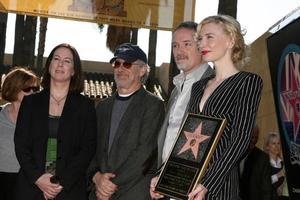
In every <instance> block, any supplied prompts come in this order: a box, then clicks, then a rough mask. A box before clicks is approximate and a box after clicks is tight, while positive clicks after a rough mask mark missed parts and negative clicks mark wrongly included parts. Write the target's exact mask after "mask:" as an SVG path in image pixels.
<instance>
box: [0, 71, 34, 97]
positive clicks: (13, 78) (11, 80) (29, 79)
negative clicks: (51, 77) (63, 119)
mask: <svg viewBox="0 0 300 200" xmlns="http://www.w3.org/2000/svg"><path fill="white" fill-rule="evenodd" d="M39 83H40V79H39V78H38V77H37V75H36V74H35V73H34V72H33V71H31V70H30V69H28V68H25V67H21V66H17V67H14V68H13V69H12V70H11V71H10V72H9V73H8V74H7V75H6V76H5V78H4V81H3V84H2V91H1V93H2V94H1V95H2V98H3V99H4V100H5V101H9V102H13V101H16V100H18V93H19V92H20V91H21V90H22V89H24V88H27V87H30V86H33V85H34V84H35V85H37V86H39Z"/></svg>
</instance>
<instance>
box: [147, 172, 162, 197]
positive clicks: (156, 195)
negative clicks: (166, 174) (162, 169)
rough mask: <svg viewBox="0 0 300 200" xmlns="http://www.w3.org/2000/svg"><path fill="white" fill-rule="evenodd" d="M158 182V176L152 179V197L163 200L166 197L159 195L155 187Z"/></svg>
mask: <svg viewBox="0 0 300 200" xmlns="http://www.w3.org/2000/svg"><path fill="white" fill-rule="evenodd" d="M157 181H158V176H156V177H154V178H152V179H151V184H150V196H151V198H152V199H161V198H163V197H164V196H163V195H161V194H159V193H158V192H155V185H156V183H157Z"/></svg>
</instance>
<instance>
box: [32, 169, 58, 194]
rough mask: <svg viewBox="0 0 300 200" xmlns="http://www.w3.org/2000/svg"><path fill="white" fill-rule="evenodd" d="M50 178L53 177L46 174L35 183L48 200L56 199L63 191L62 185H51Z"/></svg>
mask: <svg viewBox="0 0 300 200" xmlns="http://www.w3.org/2000/svg"><path fill="white" fill-rule="evenodd" d="M50 177H52V175H51V174H47V173H46V174H43V175H42V176H40V177H39V178H38V179H37V181H36V182H35V184H36V185H37V186H38V187H39V189H40V190H41V191H42V192H43V194H44V197H45V199H46V200H48V199H53V198H55V197H56V196H57V194H58V193H60V192H61V190H62V189H63V187H62V186H61V185H60V184H53V183H51V182H50Z"/></svg>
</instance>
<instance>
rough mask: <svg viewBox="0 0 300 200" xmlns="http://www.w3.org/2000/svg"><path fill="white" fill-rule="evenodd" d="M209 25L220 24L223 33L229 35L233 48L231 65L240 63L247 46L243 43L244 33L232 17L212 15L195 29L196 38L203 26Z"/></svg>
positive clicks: (244, 55)
mask: <svg viewBox="0 0 300 200" xmlns="http://www.w3.org/2000/svg"><path fill="white" fill-rule="evenodd" d="M209 23H215V24H220V25H222V27H223V30H224V32H225V33H226V34H227V35H229V36H230V37H231V38H232V40H233V42H234V46H233V48H232V55H231V59H232V61H233V63H235V64H236V63H238V62H239V61H242V60H243V59H244V58H245V57H246V48H247V45H246V44H245V41H244V33H243V31H242V30H241V25H240V23H239V22H238V21H237V20H236V19H234V18H233V17H231V16H229V15H214V16H209V17H207V18H205V19H204V20H202V21H201V22H200V24H199V25H198V27H197V33H196V38H198V34H199V32H200V30H201V28H202V26H203V25H205V24H209Z"/></svg>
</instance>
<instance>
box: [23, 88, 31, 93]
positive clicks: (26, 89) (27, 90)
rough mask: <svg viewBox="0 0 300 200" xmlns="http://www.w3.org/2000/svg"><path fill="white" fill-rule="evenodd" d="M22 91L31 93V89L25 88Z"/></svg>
mask: <svg viewBox="0 0 300 200" xmlns="http://www.w3.org/2000/svg"><path fill="white" fill-rule="evenodd" d="M22 90H23V92H30V90H31V87H27V88H24V89H22Z"/></svg>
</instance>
